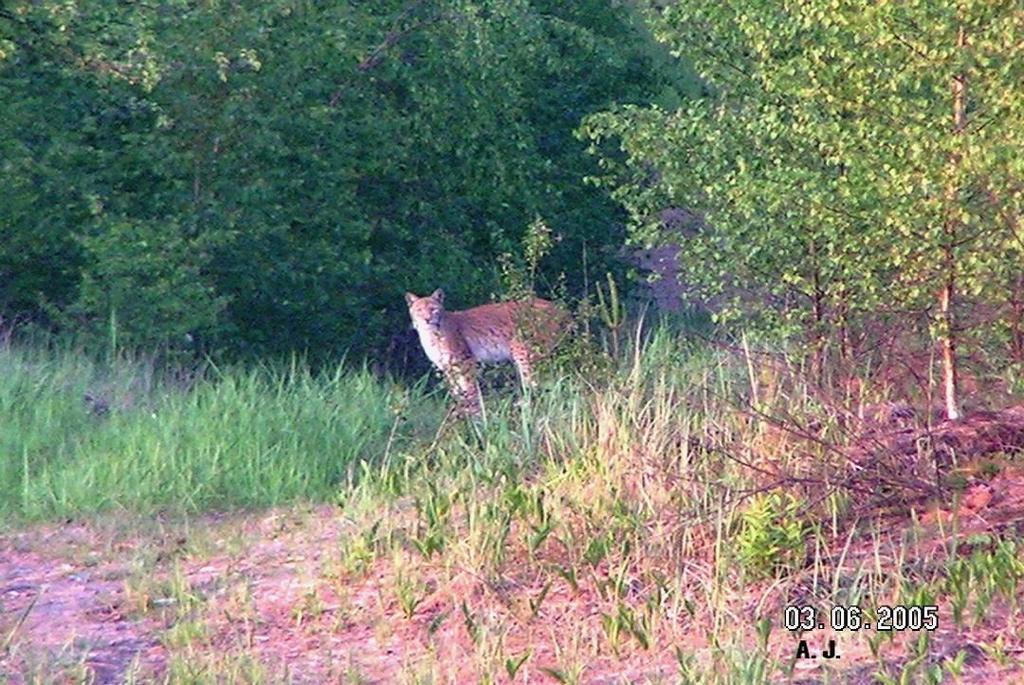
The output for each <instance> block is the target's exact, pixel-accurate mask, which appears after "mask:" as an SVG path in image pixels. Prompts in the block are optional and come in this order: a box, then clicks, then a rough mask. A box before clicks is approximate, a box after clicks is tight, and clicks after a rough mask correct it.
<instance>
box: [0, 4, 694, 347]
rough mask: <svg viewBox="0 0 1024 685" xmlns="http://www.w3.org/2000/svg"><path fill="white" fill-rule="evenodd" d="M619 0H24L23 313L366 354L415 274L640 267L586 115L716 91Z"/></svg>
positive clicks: (11, 14) (147, 335) (1, 125)
mask: <svg viewBox="0 0 1024 685" xmlns="http://www.w3.org/2000/svg"><path fill="white" fill-rule="evenodd" d="M666 55H667V53H664V52H659V51H658V49H656V47H655V46H654V44H653V42H652V41H651V40H650V39H649V38H648V37H646V34H645V33H644V32H643V26H642V22H640V21H638V20H637V17H636V16H635V15H634V13H633V12H632V11H631V10H629V9H628V8H626V7H624V6H621V5H619V4H618V3H609V2H607V1H605V0H587V1H586V2H574V3H563V2H552V1H547V0H493V1H488V2H473V1H469V0H441V1H432V2H424V1H415V0H414V1H412V2H409V1H406V0H403V1H397V0H388V1H382V2H373V3H353V2H333V3H312V2H305V1H302V0H274V1H272V2H263V3H220V2H211V3H206V2H203V3H196V2H191V1H177V2H166V3H157V4H152V5H151V4H146V3H124V2H89V3H85V2H70V3H69V2H49V1H47V2H15V3H13V4H7V5H6V6H5V8H3V9H2V10H0V160H2V161H0V164H2V170H3V178H4V182H3V183H2V184H0V234H2V235H3V240H2V241H0V312H3V313H4V315H5V316H6V317H7V318H8V320H10V319H12V318H16V317H20V318H22V319H24V318H26V317H28V318H30V319H32V320H33V321H36V322H39V323H41V324H43V325H45V326H48V327H52V328H57V329H60V330H64V331H72V332H74V333H75V334H76V335H77V336H78V337H80V338H84V339H90V338H91V339H93V340H102V341H104V344H109V343H110V342H111V340H110V339H111V338H113V337H115V336H116V340H115V341H114V342H116V344H117V345H119V346H121V345H123V346H141V347H148V348H153V347H165V348H166V347H170V348H190V347H191V348H195V347H197V346H198V347H199V348H200V350H201V351H204V352H209V351H211V350H225V351H228V352H231V353H234V354H239V353H241V354H263V355H265V354H275V353H282V352H291V351H307V352H309V353H311V354H313V355H317V354H320V355H330V356H334V357H336V356H337V355H338V354H340V353H341V352H344V351H349V352H351V353H352V354H354V355H356V356H358V355H361V354H363V353H367V352H371V351H373V350H376V349H380V348H382V347H384V346H386V344H387V341H388V337H389V336H390V335H392V334H393V333H394V332H395V331H396V330H398V331H400V330H402V329H403V328H405V327H407V325H408V323H407V315H406V314H405V311H404V307H403V304H402V302H403V300H402V293H403V292H404V291H405V290H414V291H418V292H429V291H430V290H432V289H433V288H435V287H438V286H443V287H445V288H446V289H447V290H448V291H449V292H450V293H451V294H452V296H453V298H452V299H453V301H461V302H465V303H472V302H474V301H486V300H487V299H488V298H489V297H490V296H492V295H493V294H495V293H496V292H497V291H498V290H499V288H500V282H499V281H500V278H499V276H500V273H499V268H498V258H499V257H501V256H502V255H506V254H508V255H512V256H515V255H516V254H517V253H518V252H519V251H520V245H521V238H522V235H523V233H524V231H525V230H526V228H527V226H528V225H530V223H531V222H533V221H535V220H536V219H538V218H540V219H542V220H543V221H544V222H545V224H546V225H547V226H548V227H550V229H551V230H552V232H553V234H554V235H555V236H556V238H557V240H556V242H555V245H554V250H553V253H552V254H551V255H550V256H549V257H548V259H547V261H546V262H545V268H546V278H547V279H548V283H549V284H553V283H555V282H556V280H557V279H558V278H559V276H560V275H562V274H564V275H565V277H566V279H567V281H568V286H569V288H570V289H572V290H574V291H576V292H578V291H579V289H580V283H581V282H582V279H583V276H584V272H583V264H584V263H586V264H587V266H588V268H589V269H590V270H591V271H592V272H593V273H595V274H599V275H601V276H603V275H604V272H605V271H606V270H607V269H609V268H611V269H613V270H619V271H621V264H620V263H619V262H618V254H619V252H620V250H621V247H622V244H623V239H624V229H625V220H626V217H625V214H624V212H623V211H622V209H621V208H620V207H618V206H617V205H616V204H615V203H614V202H613V201H612V200H611V199H610V198H609V197H608V196H607V194H606V193H605V192H604V191H603V190H601V189H599V188H597V187H595V186H593V185H591V184H587V183H586V181H585V178H586V177H587V176H588V175H589V174H592V173H594V171H595V170H596V169H597V167H596V163H595V160H594V159H593V158H592V157H589V156H588V155H586V154H585V152H584V142H582V141H580V140H578V139H577V138H576V137H575V136H574V135H573V133H574V130H575V129H576V128H577V127H578V126H579V123H580V121H581V120H582V119H583V117H584V116H586V115H587V114H589V113H592V112H596V111H598V110H601V109H604V108H608V107H610V106H613V105H614V104H616V103H634V104H637V105H648V104H650V103H651V102H652V101H653V100H654V99H655V98H660V99H661V100H666V101H668V102H670V103H671V102H673V101H679V98H680V91H682V90H685V89H686V88H692V87H693V83H692V81H691V82H687V81H686V80H685V78H682V77H678V76H671V75H670V69H668V68H667V67H668V66H670V63H671V59H670V58H668V57H667V56H666Z"/></svg>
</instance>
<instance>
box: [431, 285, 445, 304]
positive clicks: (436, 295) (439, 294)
mask: <svg viewBox="0 0 1024 685" xmlns="http://www.w3.org/2000/svg"><path fill="white" fill-rule="evenodd" d="M430 297H431V298H433V299H434V300H436V301H437V303H438V304H443V303H444V291H443V290H441V289H440V288H438V289H437V290H435V291H434V292H433V293H431V295H430Z"/></svg>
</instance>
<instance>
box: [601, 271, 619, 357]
mask: <svg viewBox="0 0 1024 685" xmlns="http://www.w3.org/2000/svg"><path fill="white" fill-rule="evenodd" d="M605 278H606V280H607V282H608V294H607V295H605V291H604V288H603V287H602V286H601V284H600V283H598V284H597V313H598V315H599V316H600V317H601V322H602V323H604V325H605V328H607V329H608V339H609V341H610V348H611V349H610V350H607V349H606V351H607V352H610V353H611V355H612V356H613V357H615V358H616V359H618V358H619V350H620V346H619V338H620V335H621V332H622V327H623V326H624V325H625V323H626V305H625V304H624V303H623V302H622V300H621V299H620V297H619V287H618V286H617V285H616V284H615V279H614V278H613V277H612V274H611V272H609V273H607V274H605Z"/></svg>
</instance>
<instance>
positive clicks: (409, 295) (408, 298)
mask: <svg viewBox="0 0 1024 685" xmlns="http://www.w3.org/2000/svg"><path fill="white" fill-rule="evenodd" d="M417 299H418V298H417V297H416V296H415V295H413V294H412V293H406V294H405V303H406V304H407V305H409V306H410V307H411V306H412V303H413V302H415V301H416V300H417Z"/></svg>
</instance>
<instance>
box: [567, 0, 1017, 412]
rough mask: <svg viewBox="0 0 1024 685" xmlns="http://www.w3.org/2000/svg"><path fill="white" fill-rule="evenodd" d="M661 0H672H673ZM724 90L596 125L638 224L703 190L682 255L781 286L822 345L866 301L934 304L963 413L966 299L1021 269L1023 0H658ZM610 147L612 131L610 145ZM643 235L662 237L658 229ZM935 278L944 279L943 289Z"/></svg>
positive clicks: (756, 296)
mask: <svg viewBox="0 0 1024 685" xmlns="http://www.w3.org/2000/svg"><path fill="white" fill-rule="evenodd" d="M656 5H657V6H663V7H661V8H660V9H659V7H657V6H656ZM648 9H649V15H648V16H649V20H650V21H651V22H652V25H653V30H654V31H655V33H656V34H657V35H658V36H659V38H660V39H661V40H663V41H665V42H666V43H667V44H668V45H669V46H670V47H671V48H672V49H673V50H676V51H677V52H678V53H679V54H681V55H685V56H687V57H689V58H691V59H693V61H694V63H695V64H696V66H697V68H698V70H699V71H700V73H701V74H702V76H703V77H704V78H705V79H706V81H707V83H708V84H709V87H710V90H711V91H712V93H713V94H712V97H710V98H708V99H707V100H705V101H703V102H699V103H695V104H694V105H693V106H690V107H687V108H682V109H677V110H672V111H666V110H662V109H658V108H625V109H621V110H618V111H614V112H611V113H607V114H602V115H598V116H595V117H592V118H591V119H590V120H589V121H588V124H587V125H586V126H585V127H584V130H583V132H584V134H586V135H589V136H590V138H591V139H592V140H593V141H594V144H595V147H600V146H602V145H607V141H608V140H609V138H612V139H614V140H620V141H621V147H622V149H623V150H624V151H625V153H626V154H625V159H620V158H618V157H616V155H615V154H614V150H613V151H612V152H611V153H609V154H606V155H605V166H606V168H607V170H608V172H607V175H606V179H607V180H609V181H610V182H611V183H613V184H614V185H615V186H616V196H617V197H619V198H620V199H621V200H622V201H623V202H624V203H625V204H626V206H627V208H628V209H629V210H630V212H631V214H632V216H633V223H634V225H635V226H636V227H637V228H642V227H645V226H646V227H648V228H649V227H650V226H651V225H652V224H653V223H654V222H652V221H651V217H653V216H655V215H654V210H655V209H657V208H658V207H661V206H665V205H666V204H673V203H674V204H686V205H689V206H691V207H695V208H698V209H700V210H702V211H704V212H705V213H706V216H707V219H708V228H707V230H706V231H704V232H702V233H701V234H700V235H698V236H695V237H693V238H692V239H687V240H685V241H684V244H683V251H682V260H683V262H684V266H685V267H686V269H685V271H686V274H687V276H688V277H689V278H692V279H694V280H695V282H697V283H698V284H700V285H702V286H703V287H704V288H705V290H707V291H711V292H716V291H717V292H721V291H723V290H726V291H731V292H732V293H734V296H733V298H732V303H733V304H734V305H736V306H735V307H733V308H731V310H730V309H728V308H727V309H726V310H725V312H724V313H726V314H728V313H729V312H730V311H734V312H743V313H748V312H750V311H751V310H754V309H756V306H757V305H761V304H762V303H763V304H767V305H768V307H769V309H770V311H771V314H772V316H771V317H768V318H769V319H772V320H773V322H775V323H778V322H780V321H781V322H787V321H788V322H790V323H793V322H796V323H799V324H801V327H802V328H803V329H804V330H807V331H809V332H811V335H810V338H811V340H812V341H814V342H815V344H816V345H818V344H820V339H821V334H822V331H825V330H843V328H844V326H845V325H846V324H849V322H850V321H851V320H855V319H856V318H857V317H858V316H861V317H871V316H877V315H878V314H879V313H880V312H885V311H890V312H891V311H894V310H895V311H907V310H917V309H920V310H924V311H927V312H930V313H931V315H932V321H933V322H934V326H933V332H934V334H935V335H936V337H937V338H938V339H939V340H940V342H941V349H942V353H943V359H944V375H945V381H944V387H945V400H946V411H947V415H948V416H949V417H950V418H957V417H958V416H959V413H960V411H959V408H958V406H957V405H958V400H957V393H956V341H957V336H958V334H959V333H960V331H961V329H962V326H961V324H960V322H959V321H958V320H957V316H958V312H959V311H961V310H962V308H963V305H962V304H961V302H962V298H964V297H969V298H972V301H988V302H993V301H997V300H999V299H1000V298H1005V292H1003V293H1000V292H994V291H993V290H994V288H999V287H1002V286H1005V284H1007V283H1008V282H1009V279H1012V277H1013V275H1014V274H1016V273H1017V272H1018V271H1019V264H1020V259H1019V257H1020V247H1021V245H1020V237H1019V234H1018V232H1017V230H1018V228H1017V225H1016V223H1015V222H1014V221H1013V220H1012V217H1016V216H1019V214H1020V209H1021V199H1022V195H1021V192H1020V182H1019V180H1018V179H1020V178H1021V173H1022V171H1024V169H1022V168H1021V164H1022V163H1021V161H1020V156H1019V155H1018V154H1016V153H1015V152H1014V151H1015V150H1017V151H1019V149H1020V145H1021V142H1022V140H1021V135H1022V133H1021V132H1022V130H1024V126H1022V125H1024V120H1022V113H1024V97H1022V93H1021V89H1020V83H1021V76H1022V75H1024V54H1022V52H1021V51H1020V50H1019V47H1018V45H1017V42H1016V41H1017V40H1018V39H1017V38H1015V36H1018V35H1019V32H1020V29H1021V22H1022V21H1024V19H1022V16H1021V15H1020V12H1019V11H1018V9H1017V8H1016V7H1015V5H1014V4H1013V3H992V2H983V1H981V0H978V1H975V2H963V3H957V4H956V5H950V6H946V5H941V4H936V3H928V2H910V3H880V4H874V5H871V6H865V5H864V4H863V3H855V2H802V3H790V2H783V3H740V2H730V3H719V4H714V3H711V4H709V3H699V2H690V1H689V0H682V1H679V2H672V3H669V4H668V5H667V6H665V3H651V7H649V8H648ZM605 149H607V148H605ZM637 235H638V236H641V237H644V238H647V239H654V238H656V236H655V235H654V234H653V232H652V231H650V230H648V231H646V232H644V231H638V232H637ZM936 293H937V294H938V297H936V295H935V294H936Z"/></svg>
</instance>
